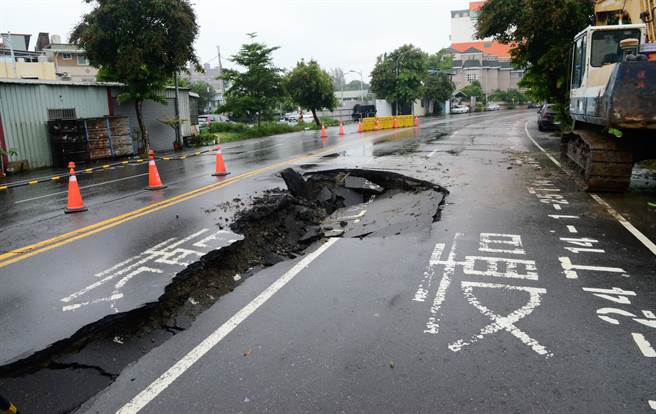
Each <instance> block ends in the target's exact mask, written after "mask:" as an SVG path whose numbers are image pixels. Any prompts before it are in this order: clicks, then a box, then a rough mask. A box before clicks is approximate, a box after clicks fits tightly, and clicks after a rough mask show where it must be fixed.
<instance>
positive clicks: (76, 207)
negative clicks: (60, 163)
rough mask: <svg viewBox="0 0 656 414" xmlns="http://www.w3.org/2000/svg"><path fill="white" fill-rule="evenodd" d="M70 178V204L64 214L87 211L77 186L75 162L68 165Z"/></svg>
mask: <svg viewBox="0 0 656 414" xmlns="http://www.w3.org/2000/svg"><path fill="white" fill-rule="evenodd" d="M68 169H69V173H70V176H69V177H68V204H67V205H66V208H65V209H64V213H66V214H70V213H79V212H80V211H87V208H86V207H84V201H82V194H80V187H79V186H78V185H77V177H76V176H75V163H74V162H73V161H71V162H69V163H68Z"/></svg>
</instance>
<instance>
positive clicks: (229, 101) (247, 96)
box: [219, 35, 284, 124]
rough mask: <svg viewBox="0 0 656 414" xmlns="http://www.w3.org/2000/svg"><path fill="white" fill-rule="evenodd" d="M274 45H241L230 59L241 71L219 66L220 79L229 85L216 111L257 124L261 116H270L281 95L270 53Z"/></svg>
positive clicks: (279, 79)
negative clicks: (221, 76)
mask: <svg viewBox="0 0 656 414" xmlns="http://www.w3.org/2000/svg"><path fill="white" fill-rule="evenodd" d="M252 37H254V35H253V36H252ZM278 49H279V48H278V47H268V46H267V45H265V44H264V43H257V42H252V43H248V44H244V45H242V46H241V49H240V50H239V53H237V54H236V55H234V56H233V57H232V59H231V61H232V62H234V63H236V64H237V65H238V66H240V67H241V68H243V71H237V70H234V69H224V70H223V80H225V81H227V82H228V83H229V84H230V88H229V89H228V90H227V91H226V104H225V105H223V106H222V107H221V108H219V111H220V112H224V113H230V114H232V116H231V118H233V119H237V120H240V121H248V122H251V121H253V120H257V123H258V124H260V122H261V121H262V120H263V119H271V117H272V115H273V113H274V109H275V108H276V106H277V104H278V102H279V101H280V100H281V98H283V96H284V90H283V85H282V84H283V82H282V80H283V78H282V69H280V68H277V67H275V66H274V65H273V62H272V57H271V55H272V53H273V52H274V51H276V50H278Z"/></svg>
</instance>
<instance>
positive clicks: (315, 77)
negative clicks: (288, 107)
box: [285, 60, 337, 126]
mask: <svg viewBox="0 0 656 414" xmlns="http://www.w3.org/2000/svg"><path fill="white" fill-rule="evenodd" d="M285 85H286V87H287V92H288V93H289V95H290V96H291V97H292V100H293V101H294V102H295V103H296V104H297V105H298V106H300V107H302V108H306V109H309V110H310V111H312V117H313V118H314V122H315V123H316V124H317V126H320V125H321V121H320V120H319V117H318V116H317V111H318V110H321V109H324V108H327V109H329V110H331V111H332V110H333V109H335V106H337V100H336V99H335V88H334V86H333V82H332V79H331V78H330V75H329V74H328V73H327V72H326V71H325V70H323V69H321V67H320V66H319V64H318V63H317V62H316V61H314V60H310V61H309V62H308V63H305V62H304V61H302V60H301V61H300V62H298V64H297V65H296V67H295V68H294V70H292V71H291V73H290V74H289V75H288V76H287V78H286V82H285Z"/></svg>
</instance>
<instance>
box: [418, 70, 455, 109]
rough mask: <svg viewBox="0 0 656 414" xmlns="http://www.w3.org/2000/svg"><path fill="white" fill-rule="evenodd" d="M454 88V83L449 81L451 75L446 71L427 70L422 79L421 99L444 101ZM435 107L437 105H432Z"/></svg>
mask: <svg viewBox="0 0 656 414" xmlns="http://www.w3.org/2000/svg"><path fill="white" fill-rule="evenodd" d="M455 89H456V85H454V84H453V81H451V77H450V76H449V74H448V73H446V72H433V73H431V72H429V73H428V74H427V75H426V78H425V79H424V96H423V99H424V100H426V101H434V102H436V103H437V102H446V101H447V100H448V99H449V98H451V95H452V94H453V91H454V90H455ZM433 108H434V111H435V109H437V105H435V106H434V107H433Z"/></svg>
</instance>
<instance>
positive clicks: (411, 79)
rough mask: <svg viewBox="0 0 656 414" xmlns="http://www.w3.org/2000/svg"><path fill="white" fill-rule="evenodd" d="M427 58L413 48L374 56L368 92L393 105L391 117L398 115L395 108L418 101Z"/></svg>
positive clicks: (419, 50) (406, 46)
mask: <svg viewBox="0 0 656 414" xmlns="http://www.w3.org/2000/svg"><path fill="white" fill-rule="evenodd" d="M427 58H428V56H427V55H426V53H425V52H423V51H422V50H421V49H419V48H417V47H415V46H413V45H404V46H401V47H399V48H398V49H396V50H394V51H393V52H391V53H389V54H388V53H385V54H383V55H381V56H378V58H377V59H376V65H375V66H374V69H373V71H372V72H371V91H372V92H374V93H375V94H376V95H378V96H381V97H383V98H385V99H386V100H387V101H388V102H393V103H394V104H395V110H394V113H395V114H397V115H398V113H399V106H404V105H407V104H410V103H412V102H414V101H415V100H416V99H419V98H421V97H422V93H423V81H424V79H425V77H426V69H427Z"/></svg>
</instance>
